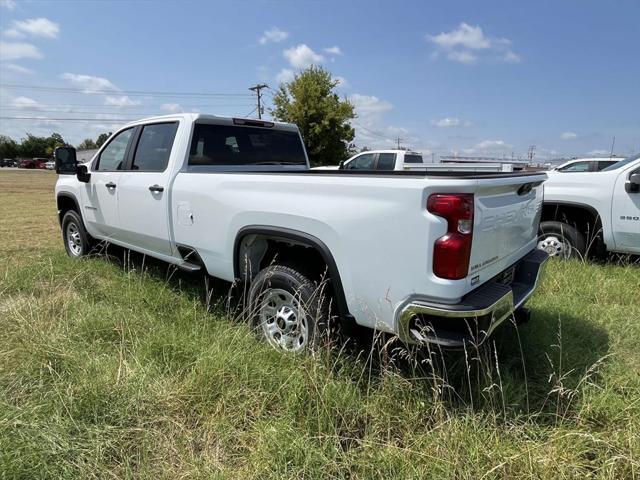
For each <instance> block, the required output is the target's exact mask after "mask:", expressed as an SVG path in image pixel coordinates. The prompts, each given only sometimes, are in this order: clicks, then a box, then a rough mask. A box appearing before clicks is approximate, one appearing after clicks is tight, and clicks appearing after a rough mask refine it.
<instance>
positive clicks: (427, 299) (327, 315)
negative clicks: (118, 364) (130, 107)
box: [55, 114, 548, 351]
mask: <svg viewBox="0 0 640 480" xmlns="http://www.w3.org/2000/svg"><path fill="white" fill-rule="evenodd" d="M56 170H57V172H58V174H59V177H58V182H57V184H56V188H55V195H56V200H57V206H58V211H59V217H60V223H61V227H62V233H63V240H64V245H65V248H66V250H67V252H68V254H69V255H70V256H72V257H80V256H83V255H86V254H88V253H90V252H91V248H92V245H93V244H94V242H96V241H106V242H111V243H113V244H117V245H120V246H123V247H125V248H128V249H132V250H135V251H138V252H142V253H144V254H148V255H151V256H153V257H156V258H158V259H161V260H164V261H166V262H169V263H171V264H175V265H177V266H178V267H181V268H184V269H187V270H198V269H203V270H204V271H205V272H206V273H207V274H209V275H212V276H214V277H217V278H220V279H223V280H227V281H232V282H233V281H239V282H245V283H246V284H248V285H249V289H248V290H249V298H248V302H249V305H250V306H251V307H252V308H251V312H252V313H251V318H252V320H251V322H252V325H253V326H254V327H255V328H256V330H257V331H258V332H259V333H261V334H262V335H263V336H264V337H265V338H266V339H267V340H268V341H269V343H271V344H272V345H274V346H277V347H280V348H283V349H286V350H290V351H301V350H304V349H306V348H313V347H314V346H315V345H317V343H318V342H319V341H320V338H321V337H322V335H323V334H324V333H327V332H328V331H330V330H331V329H330V328H328V326H327V325H328V324H329V323H330V320H333V319H334V318H335V319H337V320H339V322H340V324H341V325H343V326H345V327H347V326H349V325H353V323H354V322H355V324H359V325H362V326H366V327H371V328H377V329H380V330H382V331H385V332H390V333H393V334H397V335H399V336H400V337H401V338H402V339H403V340H404V341H405V342H408V343H415V344H421V343H425V342H433V343H438V344H441V345H444V346H449V347H459V346H461V345H463V344H464V342H465V341H467V340H471V335H472V333H474V334H476V335H477V336H476V337H475V339H474V341H478V340H479V339H480V340H482V339H484V338H485V337H486V336H487V335H488V334H489V333H490V332H491V331H493V329H494V328H495V327H496V326H498V325H499V324H500V323H501V322H503V321H504V320H505V319H507V318H509V317H510V315H511V314H512V313H513V312H516V314H518V312H524V313H523V315H525V316H526V312H527V311H526V309H521V308H520V307H522V305H523V304H524V302H525V301H526V300H527V299H528V298H529V297H530V295H531V294H532V293H533V291H534V290H535V288H536V285H537V283H538V278H539V274H540V272H541V270H542V267H543V265H544V263H545V261H546V259H547V258H548V257H547V254H546V253H544V252H542V251H541V250H539V249H537V248H536V241H537V231H538V224H539V219H540V213H541V206H542V183H543V181H544V180H545V178H546V176H545V174H540V173H536V174H502V175H477V174H474V173H454V174H452V173H448V172H438V173H435V174H427V173H426V172H419V171H418V172H411V171H402V172H388V171H349V170H312V169H310V168H309V162H308V159H307V156H306V152H305V148H304V144H303V142H302V138H301V136H300V133H299V131H298V129H297V127H296V126H295V125H290V124H284V123H275V122H268V121H259V120H249V119H239V118H223V117H217V116H211V115H201V114H178V115H170V116H163V117H156V118H150V119H145V120H140V121H137V122H133V123H130V124H128V125H126V126H124V127H122V128H121V129H120V130H118V131H116V132H115V133H114V134H113V135H112V136H111V137H110V138H109V140H108V141H107V142H106V143H105V144H104V145H103V146H102V147H101V149H100V150H99V151H98V152H97V153H96V155H95V157H94V158H93V159H92V160H91V161H90V162H88V163H87V164H77V162H76V160H75V150H74V149H73V148H71V147H66V148H60V149H58V150H57V151H56ZM325 273H326V277H327V279H328V288H327V290H326V293H327V299H328V300H330V301H328V300H327V299H324V300H322V299H320V295H318V291H317V289H316V286H317V282H318V281H319V280H320V279H321V277H322V276H323V275H324V274H325ZM518 309H519V310H518ZM334 314H335V315H334ZM337 320H336V321H337ZM345 330H346V331H348V330H349V329H348V328H345Z"/></svg>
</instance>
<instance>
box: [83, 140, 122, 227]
mask: <svg viewBox="0 0 640 480" xmlns="http://www.w3.org/2000/svg"><path fill="white" fill-rule="evenodd" d="M132 136H133V129H132V128H129V129H127V130H123V131H122V132H120V133H118V134H117V135H116V136H115V137H114V138H113V139H112V140H111V141H110V142H109V144H108V145H107V146H106V147H105V148H104V149H103V150H102V152H100V156H99V157H98V158H97V159H96V161H95V163H94V165H93V167H92V170H91V180H90V181H89V183H86V184H85V191H84V198H83V200H84V201H83V214H84V221H85V224H86V226H87V229H88V230H89V233H93V234H94V235H97V236H99V237H101V238H105V239H115V240H122V238H120V237H121V236H120V235H119V225H120V222H119V215H118V184H119V183H120V181H121V179H122V175H123V169H124V166H125V159H126V157H127V150H128V148H129V144H130V143H131V139H132Z"/></svg>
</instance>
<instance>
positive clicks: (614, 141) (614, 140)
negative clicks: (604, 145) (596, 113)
mask: <svg viewBox="0 0 640 480" xmlns="http://www.w3.org/2000/svg"><path fill="white" fill-rule="evenodd" d="M615 144H616V136H615V135H614V136H613V141H612V142H611V154H610V155H609V158H611V157H613V147H614V146H615Z"/></svg>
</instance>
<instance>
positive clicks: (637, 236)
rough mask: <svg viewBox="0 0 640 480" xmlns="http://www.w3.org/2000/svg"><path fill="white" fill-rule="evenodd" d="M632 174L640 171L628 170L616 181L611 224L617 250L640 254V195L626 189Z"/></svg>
mask: <svg viewBox="0 0 640 480" xmlns="http://www.w3.org/2000/svg"><path fill="white" fill-rule="evenodd" d="M632 173H640V170H638V169H636V170H627V171H626V172H623V173H621V174H620V175H618V178H617V179H616V183H615V187H614V192H613V202H612V205H611V217H612V218H611V224H612V227H613V238H614V241H615V242H616V250H622V251H624V252H631V253H640V193H636V192H627V188H626V184H627V182H628V181H629V177H630V176H631V174H632Z"/></svg>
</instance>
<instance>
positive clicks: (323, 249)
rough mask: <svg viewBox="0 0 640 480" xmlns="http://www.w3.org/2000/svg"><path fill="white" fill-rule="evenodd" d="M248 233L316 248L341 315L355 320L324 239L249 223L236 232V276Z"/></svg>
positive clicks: (240, 273) (234, 268)
mask: <svg viewBox="0 0 640 480" xmlns="http://www.w3.org/2000/svg"><path fill="white" fill-rule="evenodd" d="M247 235H262V236H265V237H267V238H269V239H274V240H285V241H288V242H292V243H295V244H298V245H303V246H306V247H310V248H313V249H315V250H316V251H317V252H318V253H319V254H320V256H321V257H322V259H323V260H324V262H325V264H326V265H327V273H328V274H329V278H330V279H331V284H332V285H333V293H334V295H335V302H336V306H337V308H338V313H339V314H340V317H341V318H342V319H348V320H353V317H352V316H351V315H350V314H349V308H348V306H347V299H346V297H345V294H344V288H343V286H342V280H341V279H340V273H339V272H338V266H337V265H336V262H335V260H334V258H333V255H332V254H331V251H330V250H329V247H327V245H326V244H325V243H324V242H323V241H322V240H320V239H319V238H317V237H315V236H313V235H310V234H308V233H305V232H301V231H298V230H292V229H289V228H283V227H273V226H268V225H249V226H246V227H243V228H241V229H240V230H239V231H238V233H237V234H236V239H235V242H234V246H233V272H234V276H235V278H241V277H242V271H241V266H240V250H241V244H242V240H243V238H245V237H246V236H247Z"/></svg>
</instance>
